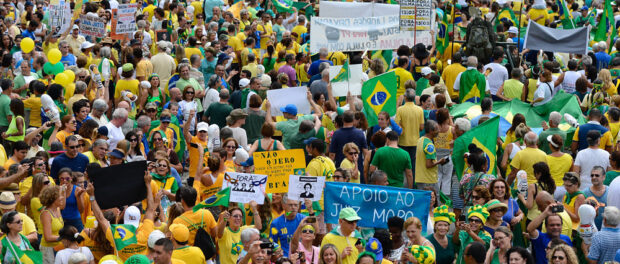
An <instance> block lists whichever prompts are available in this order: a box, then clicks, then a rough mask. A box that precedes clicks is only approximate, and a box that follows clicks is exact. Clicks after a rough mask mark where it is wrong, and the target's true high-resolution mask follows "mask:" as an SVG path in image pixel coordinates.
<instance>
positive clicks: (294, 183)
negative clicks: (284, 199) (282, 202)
mask: <svg viewBox="0 0 620 264" xmlns="http://www.w3.org/2000/svg"><path fill="white" fill-rule="evenodd" d="M324 187H325V177H324V176H300V175H290V176H289V187H288V198H289V199H293V200H297V201H303V200H304V199H310V200H311V201H313V202H315V201H319V200H321V197H322V195H323V188H324Z"/></svg>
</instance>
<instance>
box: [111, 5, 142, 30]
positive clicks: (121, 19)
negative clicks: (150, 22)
mask: <svg viewBox="0 0 620 264" xmlns="http://www.w3.org/2000/svg"><path fill="white" fill-rule="evenodd" d="M137 9H138V4H122V5H118V12H117V14H118V19H117V20H116V32H115V34H118V35H120V34H130V33H134V32H135V31H136V16H135V14H136V10H137Z"/></svg>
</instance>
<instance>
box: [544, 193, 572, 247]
mask: <svg viewBox="0 0 620 264" xmlns="http://www.w3.org/2000/svg"><path fill="white" fill-rule="evenodd" d="M535 202H536V206H538V210H542V211H544V210H545V209H546V208H547V207H549V206H553V205H555V199H554V197H553V195H552V194H550V193H548V192H546V191H542V190H541V191H540V192H539V193H538V194H537V195H536V201H535ZM557 215H559V216H560V218H562V231H561V232H560V234H563V235H565V236H567V237H571V236H572V234H573V220H572V219H571V218H570V215H568V213H567V212H566V210H564V211H561V212H558V213H557ZM543 231H546V229H545V228H543Z"/></svg>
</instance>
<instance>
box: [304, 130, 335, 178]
mask: <svg viewBox="0 0 620 264" xmlns="http://www.w3.org/2000/svg"><path fill="white" fill-rule="evenodd" d="M304 144H306V151H307V152H308V154H310V156H312V160H310V162H309V163H308V167H306V174H308V175H309V176H325V180H327V181H331V180H332V177H333V176H334V172H335V171H336V166H335V165H334V161H333V160H331V159H329V158H328V157H325V155H324V153H325V142H323V140H320V139H318V138H315V137H311V138H309V139H306V140H304Z"/></svg>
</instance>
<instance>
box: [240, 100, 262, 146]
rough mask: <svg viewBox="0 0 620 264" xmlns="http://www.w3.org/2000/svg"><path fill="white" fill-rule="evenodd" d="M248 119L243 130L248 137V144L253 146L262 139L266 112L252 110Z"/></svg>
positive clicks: (249, 110)
mask: <svg viewBox="0 0 620 264" xmlns="http://www.w3.org/2000/svg"><path fill="white" fill-rule="evenodd" d="M247 112H248V117H247V118H246V119H245V125H243V129H245V132H246V133H247V136H248V144H253V143H254V141H256V140H257V139H260V138H261V134H260V130H261V127H262V126H263V123H265V111H263V110H259V111H253V110H251V109H248V110H247Z"/></svg>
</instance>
